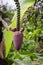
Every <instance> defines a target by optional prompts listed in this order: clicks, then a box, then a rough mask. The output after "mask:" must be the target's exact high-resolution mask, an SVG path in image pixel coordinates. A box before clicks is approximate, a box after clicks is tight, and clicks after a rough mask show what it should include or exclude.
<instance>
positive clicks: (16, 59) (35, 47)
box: [4, 0, 43, 65]
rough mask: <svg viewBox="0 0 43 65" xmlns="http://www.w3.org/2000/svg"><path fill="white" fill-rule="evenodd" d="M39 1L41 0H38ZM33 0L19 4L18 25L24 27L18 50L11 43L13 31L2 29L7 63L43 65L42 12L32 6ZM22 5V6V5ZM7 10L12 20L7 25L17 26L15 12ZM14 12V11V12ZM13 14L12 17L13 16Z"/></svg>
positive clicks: (26, 0)
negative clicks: (21, 41)
mask: <svg viewBox="0 0 43 65" xmlns="http://www.w3.org/2000/svg"><path fill="white" fill-rule="evenodd" d="M40 1H41V0H40ZM34 2H35V0H24V1H23V3H22V4H21V14H20V13H19V14H20V16H21V18H20V23H21V24H20V25H21V26H20V27H24V32H23V34H24V37H23V44H22V47H21V49H20V50H19V51H17V50H16V49H15V47H14V45H13V41H12V38H13V34H14V33H13V32H11V31H7V30H4V36H5V45H6V57H5V60H6V61H7V63H8V65H32V64H33V65H43V14H41V13H40V11H39V9H35V8H34V6H33V5H34ZM23 6H24V7H23ZM10 12H11V11H9V12H7V13H8V14H6V13H5V14H6V15H9V16H7V17H8V18H10V16H11V15H12V16H11V18H12V20H11V18H10V21H11V22H12V23H11V24H10V25H9V27H11V28H15V27H16V26H17V19H16V14H14V12H13V13H10ZM15 13H16V12H15ZM13 14H14V17H13Z"/></svg>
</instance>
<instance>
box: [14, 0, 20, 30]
mask: <svg viewBox="0 0 43 65" xmlns="http://www.w3.org/2000/svg"><path fill="white" fill-rule="evenodd" d="M14 1H15V4H16V7H17V30H18V31H19V30H20V3H19V1H18V0H14Z"/></svg>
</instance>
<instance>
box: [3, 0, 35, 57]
mask: <svg viewBox="0 0 43 65" xmlns="http://www.w3.org/2000/svg"><path fill="white" fill-rule="evenodd" d="M14 1H15V2H16V1H18V0H14ZM25 1H26V2H25ZM33 3H34V0H24V1H23V3H22V4H21V15H20V20H21V19H22V17H23V15H24V13H25V11H26V10H27V9H28V8H29V7H30V6H32V5H33ZM19 14H20V13H19ZM18 19H19V18H18ZM18 19H17V20H18ZM19 23H20V22H19ZM17 25H18V24H17V21H16V16H15V15H14V17H13V19H12V24H11V25H10V26H9V28H10V27H12V28H16V26H17ZM19 27H20V26H17V28H18V29H19ZM13 34H14V33H13V32H11V31H6V30H4V36H5V45H6V57H7V56H8V54H9V51H10V48H11V45H12V37H13Z"/></svg>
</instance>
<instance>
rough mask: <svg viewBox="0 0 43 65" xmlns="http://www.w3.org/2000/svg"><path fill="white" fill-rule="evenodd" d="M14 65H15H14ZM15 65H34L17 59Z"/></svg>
mask: <svg viewBox="0 0 43 65" xmlns="http://www.w3.org/2000/svg"><path fill="white" fill-rule="evenodd" d="M12 65H14V63H13V64H12ZM15 65H32V64H31V63H30V62H26V61H21V60H18V59H16V60H15Z"/></svg>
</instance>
